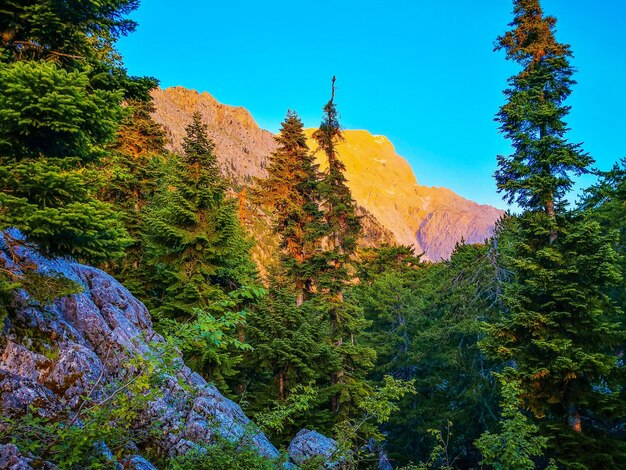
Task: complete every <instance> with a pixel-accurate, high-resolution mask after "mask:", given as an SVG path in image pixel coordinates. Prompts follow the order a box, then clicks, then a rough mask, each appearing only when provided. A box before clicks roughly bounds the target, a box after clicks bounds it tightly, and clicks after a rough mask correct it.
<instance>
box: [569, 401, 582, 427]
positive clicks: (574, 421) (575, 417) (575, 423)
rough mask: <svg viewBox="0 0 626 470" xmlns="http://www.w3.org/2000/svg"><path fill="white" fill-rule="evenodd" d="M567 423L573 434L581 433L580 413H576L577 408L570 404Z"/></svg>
mask: <svg viewBox="0 0 626 470" xmlns="http://www.w3.org/2000/svg"><path fill="white" fill-rule="evenodd" d="M567 421H568V424H569V425H570V427H571V428H572V429H573V430H574V432H582V431H583V425H582V420H581V419H580V413H579V412H578V408H577V407H576V405H574V404H571V405H570V406H569V418H568V420H567Z"/></svg>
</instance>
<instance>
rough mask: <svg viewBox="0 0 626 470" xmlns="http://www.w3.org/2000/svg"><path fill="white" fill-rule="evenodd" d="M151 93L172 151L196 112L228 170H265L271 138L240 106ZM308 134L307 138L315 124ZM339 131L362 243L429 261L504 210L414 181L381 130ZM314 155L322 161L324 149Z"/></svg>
mask: <svg viewBox="0 0 626 470" xmlns="http://www.w3.org/2000/svg"><path fill="white" fill-rule="evenodd" d="M152 96H153V98H154V105H155V107H156V111H155V113H154V115H153V116H154V119H155V120H156V121H157V122H159V123H160V124H162V125H163V126H164V128H165V129H166V131H167V133H168V135H169V138H170V148H171V149H173V150H179V149H180V145H181V142H182V139H183V136H184V128H185V126H186V125H187V124H188V123H189V122H190V120H191V115H192V114H193V113H194V112H196V111H198V112H200V113H201V114H202V117H203V121H204V122H205V123H206V124H207V125H208V132H209V135H210V137H211V138H212V139H213V141H214V142H215V147H216V154H217V157H218V160H219V162H220V165H221V168H222V170H223V172H224V174H225V175H226V176H228V177H230V178H231V179H232V180H234V181H235V182H236V183H237V184H238V185H246V184H247V183H249V182H250V181H251V177H264V176H265V175H266V171H265V166H266V161H267V157H268V156H269V155H270V154H271V152H272V151H274V150H275V148H276V143H275V142H274V139H273V135H272V134H271V133H270V132H268V131H266V130H263V129H261V128H259V126H258V125H257V124H256V123H255V122H254V119H253V118H252V116H251V115H250V113H248V112H247V111H246V110H245V109H243V108H241V107H231V106H226V105H223V104H221V103H219V102H218V101H217V100H216V99H215V98H213V97H212V96H211V95H209V94H208V93H202V94H200V93H198V92H196V91H193V90H187V89H185V88H180V87H175V88H168V89H166V90H160V89H159V90H155V91H154V92H153V94H152ZM307 133H308V136H309V138H310V136H311V134H312V133H313V130H312V129H311V130H308V131H307ZM344 137H345V140H344V141H343V142H342V143H341V144H340V145H339V149H338V150H339V155H340V158H341V160H342V161H343V162H344V164H345V165H346V178H347V180H348V185H349V187H350V189H351V191H352V195H353V197H354V199H355V201H356V202H357V204H358V206H360V209H359V210H360V211H362V212H363V213H365V214H367V216H366V217H365V218H364V219H363V221H364V225H365V236H364V242H365V244H366V245H373V244H379V243H387V242H389V241H392V242H396V243H401V244H404V245H410V246H413V247H414V249H415V251H416V253H422V252H423V253H424V257H425V259H427V260H431V261H439V260H441V259H447V258H449V256H450V254H451V253H452V250H453V249H454V246H455V244H456V243H457V242H459V241H460V240H461V239H464V240H465V241H466V242H468V243H480V242H482V241H483V240H484V239H486V238H489V237H490V236H491V235H492V233H493V228H494V225H495V222H496V221H497V220H498V219H499V218H500V217H501V216H502V214H503V212H502V211H500V210H498V209H496V208H494V207H491V206H486V205H479V204H476V203H475V202H472V201H469V200H467V199H464V198H462V197H461V196H459V195H458V194H455V193H454V192H452V191H450V190H449V189H446V188H437V187H427V186H422V185H420V184H418V182H417V179H416V177H415V175H414V173H413V169H412V168H411V166H410V165H409V163H408V162H407V161H406V160H405V159H404V158H402V157H401V156H399V155H398V154H397V153H396V151H395V149H394V147H393V145H392V144H391V142H390V141H389V140H388V139H387V138H386V137H384V136H377V135H372V134H371V133H369V132H368V131H363V130H346V131H344ZM309 147H310V148H311V149H315V148H316V147H317V145H316V144H315V143H314V142H313V141H312V140H310V141H309ZM318 159H319V163H320V165H321V166H322V167H323V166H324V164H325V162H324V160H323V158H322V155H321V154H320V155H318ZM255 235H256V233H255Z"/></svg>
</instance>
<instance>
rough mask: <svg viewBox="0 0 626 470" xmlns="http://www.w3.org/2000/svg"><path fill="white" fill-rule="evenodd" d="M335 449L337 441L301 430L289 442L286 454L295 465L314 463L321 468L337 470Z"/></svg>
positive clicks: (337, 463)
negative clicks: (334, 469) (335, 469)
mask: <svg viewBox="0 0 626 470" xmlns="http://www.w3.org/2000/svg"><path fill="white" fill-rule="evenodd" d="M337 449H338V447H337V441H335V440H334V439H330V438H328V437H326V436H324V435H322V434H320V433H319V432H317V431H310V430H308V429H303V430H301V431H300V432H299V433H298V434H297V435H296V437H294V439H293V440H292V441H291V444H289V448H288V449H287V453H288V454H289V458H290V459H291V460H292V461H293V462H294V463H296V464H297V465H304V464H307V463H311V461H315V462H316V463H318V464H319V465H320V466H322V467H323V468H338V467H339V466H340V463H339V461H338V458H337V456H336V455H335V454H336V452H337Z"/></svg>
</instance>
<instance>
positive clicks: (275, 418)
mask: <svg viewBox="0 0 626 470" xmlns="http://www.w3.org/2000/svg"><path fill="white" fill-rule="evenodd" d="M315 396H316V391H315V389H314V388H313V387H312V386H311V385H296V386H295V387H293V388H292V390H291V394H290V395H289V398H287V399H286V400H285V401H284V402H277V403H276V405H275V406H274V408H273V409H271V410H265V411H262V412H259V413H256V414H255V415H254V420H255V422H256V424H257V425H258V426H259V427H260V428H261V430H262V431H263V432H264V433H265V434H268V435H269V434H275V433H279V434H280V433H282V432H283V431H284V430H285V427H286V425H288V424H289V425H292V424H294V416H298V415H302V413H304V412H306V411H308V410H309V409H310V408H311V402H312V401H313V400H314V399H315Z"/></svg>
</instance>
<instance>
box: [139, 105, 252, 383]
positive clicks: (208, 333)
mask: <svg viewBox="0 0 626 470" xmlns="http://www.w3.org/2000/svg"><path fill="white" fill-rule="evenodd" d="M186 132H187V135H186V137H185V138H184V140H183V150H184V153H183V155H182V156H181V157H180V160H179V161H175V162H173V165H172V167H171V168H169V169H168V170H169V171H168V173H169V174H168V176H167V177H166V178H164V181H163V183H162V185H161V186H160V187H159V189H158V190H157V193H156V195H155V198H154V200H153V201H152V203H151V204H150V206H149V207H148V209H147V213H146V226H147V227H148V231H147V235H146V243H147V244H148V247H147V250H148V252H149V254H150V255H151V258H152V260H153V263H154V269H153V278H152V282H151V284H152V285H153V286H154V291H153V292H151V293H150V295H151V297H152V300H151V301H152V303H153V304H154V305H155V306H156V307H155V308H154V309H153V313H154V315H155V316H156V317H157V319H158V320H159V321H160V323H161V328H162V329H164V330H165V331H166V332H167V333H168V334H170V335H171V336H173V337H174V338H178V339H179V341H180V345H181V348H182V349H183V352H184V353H185V355H186V358H187V359H188V360H189V361H190V362H191V363H192V364H193V365H194V367H195V368H196V369H198V370H199V371H201V372H202V373H204V374H205V375H206V376H207V377H209V378H210V379H212V380H214V381H215V382H217V383H218V384H220V385H222V386H223V387H224V386H225V383H224V382H223V381H224V380H225V376H227V375H232V374H234V373H235V371H234V369H233V366H234V365H235V364H236V363H237V362H238V361H239V360H240V354H239V351H238V350H236V351H233V350H227V351H223V350H222V349H223V347H222V346H224V344H226V343H224V344H221V342H222V341H223V340H225V338H223V335H220V336H219V337H218V338H216V337H215V335H214V334H213V333H214V331H213V329H214V328H215V324H214V322H215V321H219V320H220V319H223V318H226V319H227V320H228V321H227V324H222V326H223V327H226V328H228V331H227V332H225V335H226V336H228V335H230V336H231V337H232V336H234V337H237V335H238V331H239V329H240V327H241V326H242V325H243V323H244V321H245V314H244V311H243V309H244V307H245V305H246V303H248V302H249V301H250V300H253V299H255V298H256V297H257V296H258V295H260V294H261V290H260V289H259V288H258V287H256V281H255V276H256V274H255V267H254V265H253V263H252V260H251V258H250V256H249V248H250V244H249V243H248V241H247V240H246V238H245V235H244V233H243V230H242V227H241V226H240V224H239V220H238V219H237V207H236V203H235V201H234V199H232V198H229V197H227V195H226V185H225V183H224V181H223V180H222V178H221V175H220V170H219V168H218V166H217V160H216V157H215V155H214V153H213V143H212V142H211V141H210V140H209V138H208V136H207V134H206V126H205V125H203V124H202V122H201V116H200V114H199V113H195V114H194V115H193V119H192V122H191V123H190V124H189V126H187V129H186ZM232 344H233V345H235V346H236V348H235V349H240V346H241V341H240V342H232Z"/></svg>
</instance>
